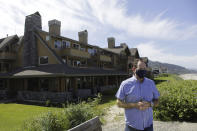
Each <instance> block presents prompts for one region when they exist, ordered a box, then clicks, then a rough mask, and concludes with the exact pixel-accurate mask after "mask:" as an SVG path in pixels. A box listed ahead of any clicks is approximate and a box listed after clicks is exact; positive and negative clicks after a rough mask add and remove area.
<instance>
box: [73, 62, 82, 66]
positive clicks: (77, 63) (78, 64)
mask: <svg viewBox="0 0 197 131" xmlns="http://www.w3.org/2000/svg"><path fill="white" fill-rule="evenodd" d="M80 63H81V62H80V61H73V66H80Z"/></svg>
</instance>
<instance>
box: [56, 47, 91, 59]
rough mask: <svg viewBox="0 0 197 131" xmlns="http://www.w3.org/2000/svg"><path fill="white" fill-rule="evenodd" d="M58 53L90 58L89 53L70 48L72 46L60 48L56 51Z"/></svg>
mask: <svg viewBox="0 0 197 131" xmlns="http://www.w3.org/2000/svg"><path fill="white" fill-rule="evenodd" d="M57 52H58V54H59V55H61V56H63V55H68V56H75V57H81V58H90V57H91V56H90V54H89V53H88V52H86V51H81V50H78V49H72V48H66V49H61V50H59V51H57Z"/></svg>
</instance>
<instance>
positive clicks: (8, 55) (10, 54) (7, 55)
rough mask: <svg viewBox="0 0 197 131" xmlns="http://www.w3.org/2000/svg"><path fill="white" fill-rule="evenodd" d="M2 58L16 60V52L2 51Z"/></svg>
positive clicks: (0, 57) (0, 55)
mask: <svg viewBox="0 0 197 131" xmlns="http://www.w3.org/2000/svg"><path fill="white" fill-rule="evenodd" d="M0 59H1V60H2V59H4V60H15V59H16V53H13V52H0Z"/></svg>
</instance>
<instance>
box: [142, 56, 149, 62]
mask: <svg viewBox="0 0 197 131" xmlns="http://www.w3.org/2000/svg"><path fill="white" fill-rule="evenodd" d="M140 59H142V61H144V62H145V63H148V57H140Z"/></svg>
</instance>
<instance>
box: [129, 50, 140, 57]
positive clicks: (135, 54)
mask: <svg viewBox="0 0 197 131" xmlns="http://www.w3.org/2000/svg"><path fill="white" fill-rule="evenodd" d="M129 50H130V53H131V56H137V57H138V58H139V57H140V56H139V52H138V49H137V48H130V49H129Z"/></svg>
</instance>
